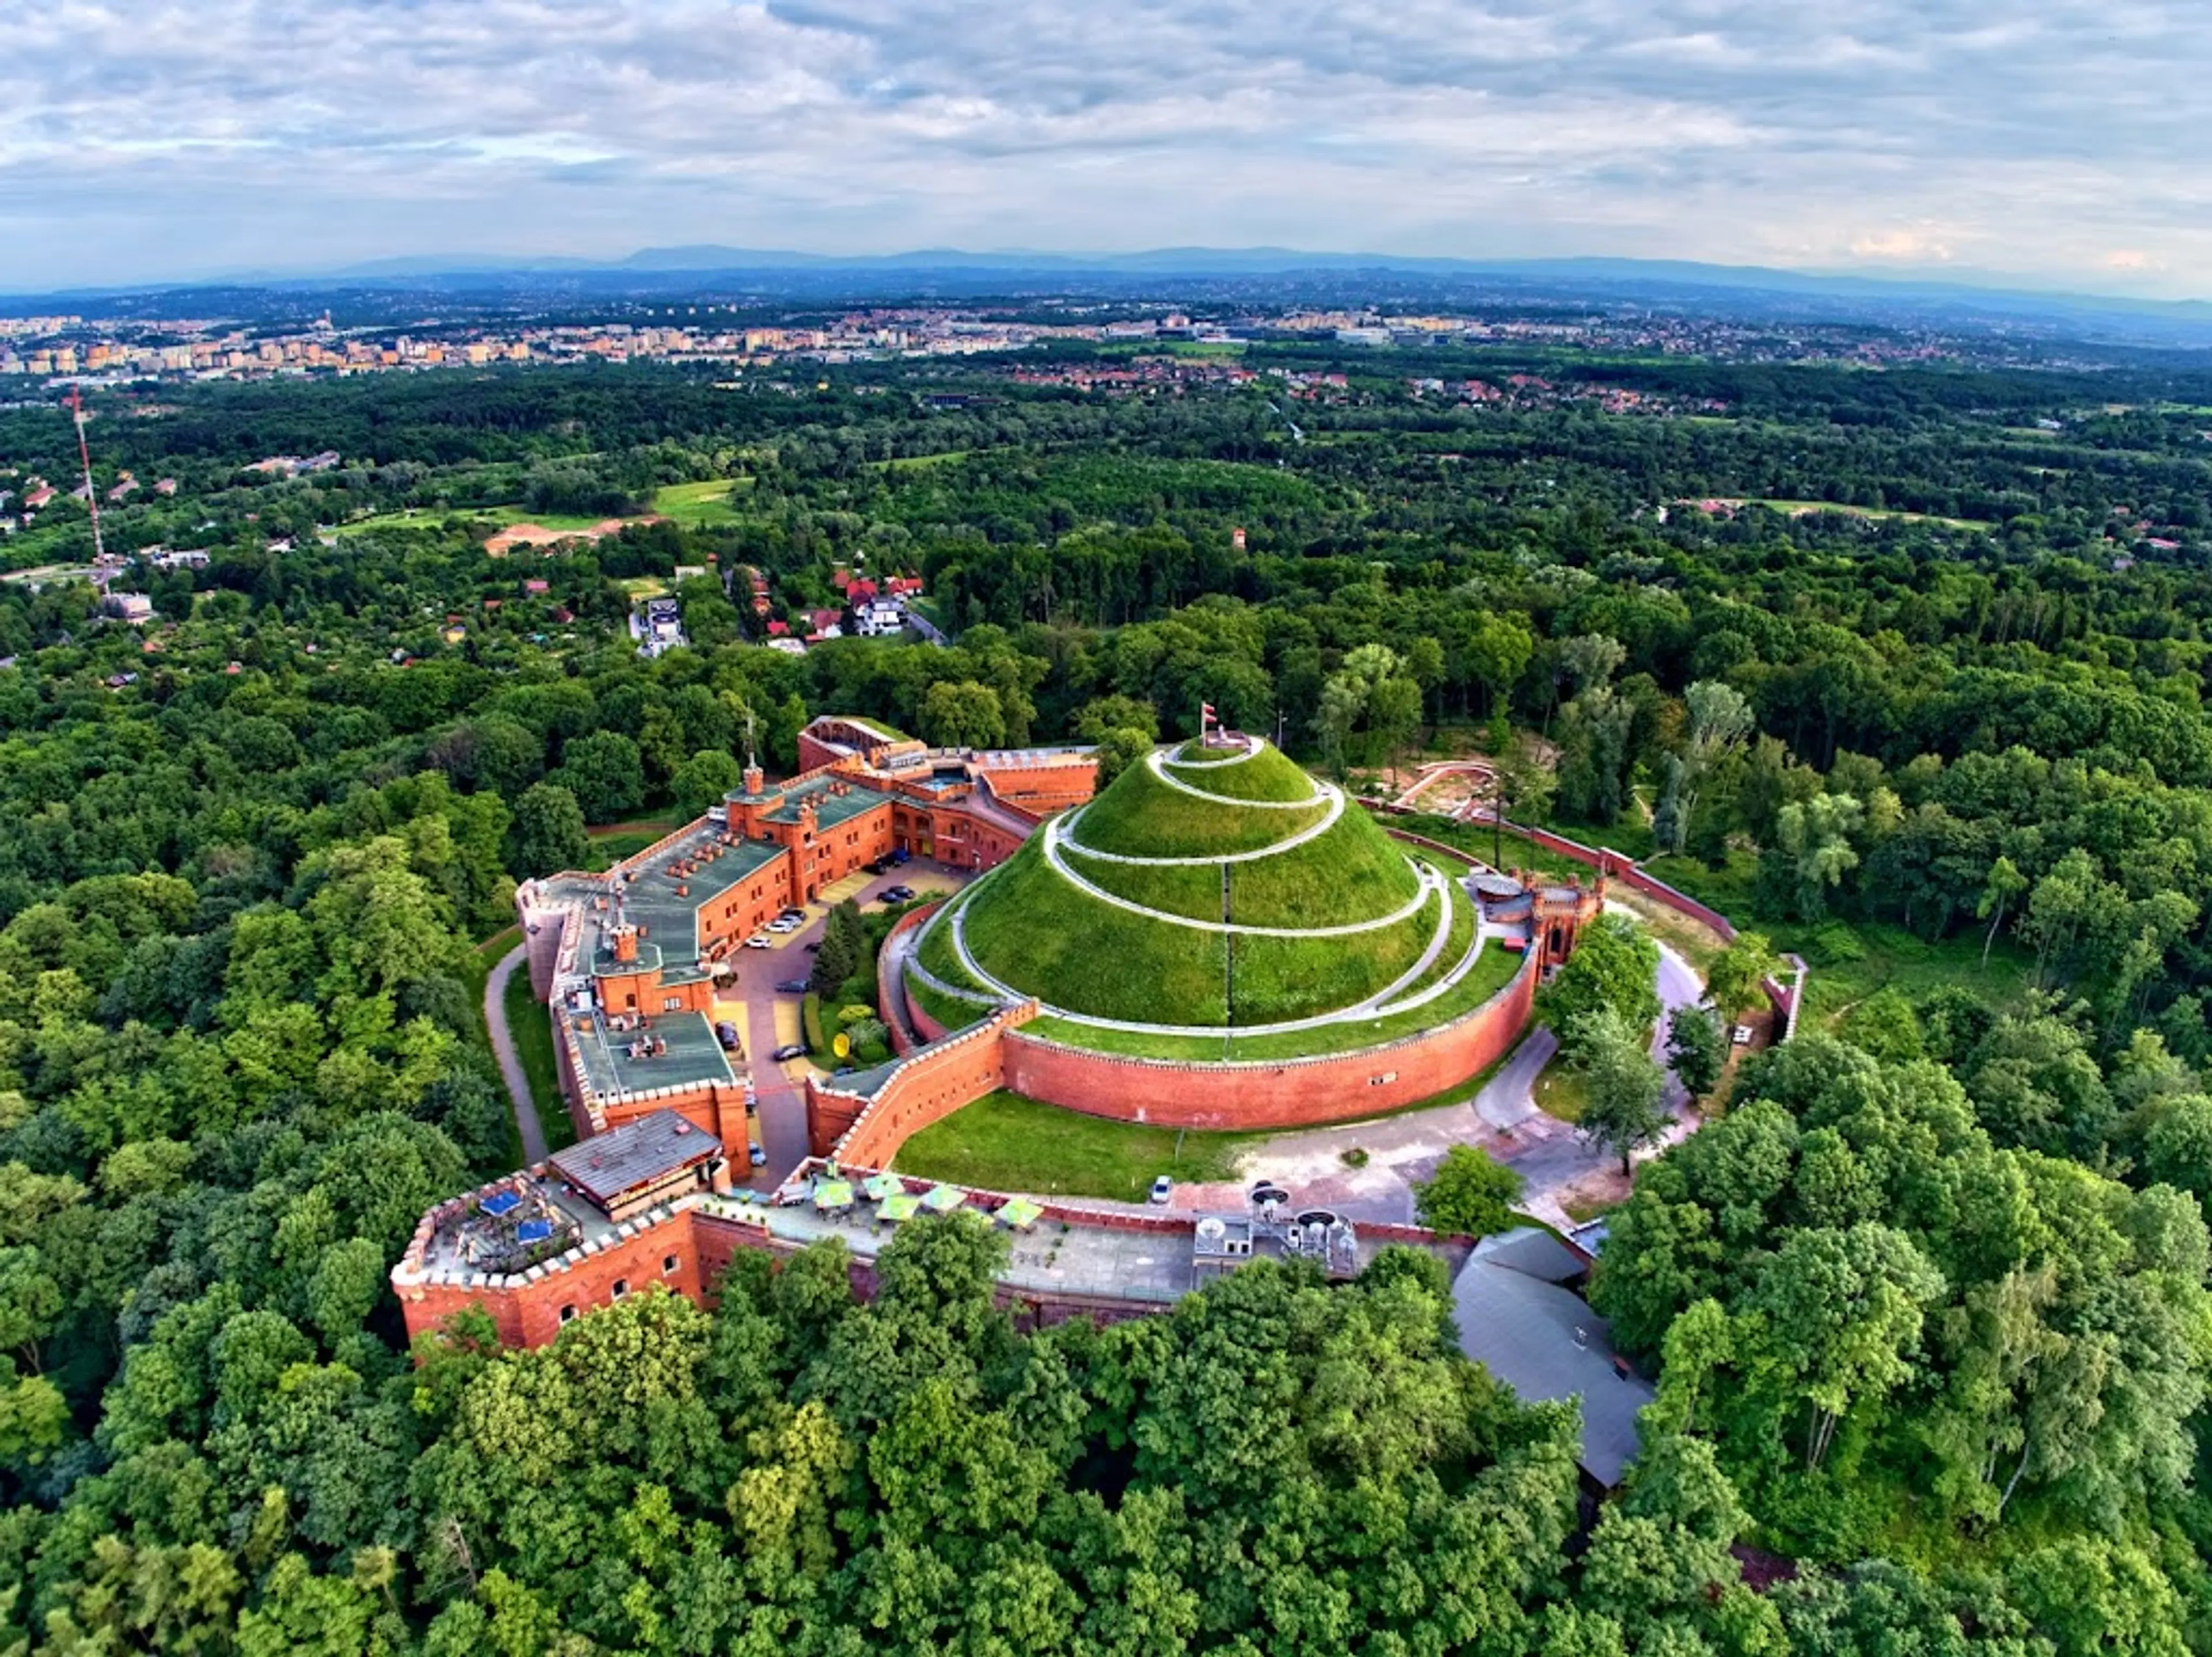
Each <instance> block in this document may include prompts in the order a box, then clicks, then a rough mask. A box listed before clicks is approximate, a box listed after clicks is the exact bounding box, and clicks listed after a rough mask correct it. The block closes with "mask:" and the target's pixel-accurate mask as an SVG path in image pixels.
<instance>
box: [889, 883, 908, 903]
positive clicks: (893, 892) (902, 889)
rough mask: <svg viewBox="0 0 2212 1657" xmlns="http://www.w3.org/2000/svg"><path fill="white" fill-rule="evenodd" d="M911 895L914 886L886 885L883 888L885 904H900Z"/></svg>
mask: <svg viewBox="0 0 2212 1657" xmlns="http://www.w3.org/2000/svg"><path fill="white" fill-rule="evenodd" d="M913 896H914V888H913V887H912V886H885V887H884V902H885V903H887V904H902V903H905V902H907V901H908V900H909V899H912V898H913Z"/></svg>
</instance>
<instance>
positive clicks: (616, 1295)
mask: <svg viewBox="0 0 2212 1657" xmlns="http://www.w3.org/2000/svg"><path fill="white" fill-rule="evenodd" d="M627 1294H629V1278H627V1277H617V1278H616V1279H615V1286H614V1287H613V1288H611V1289H610V1290H609V1291H608V1292H607V1298H608V1299H609V1300H611V1301H619V1300H620V1299H622V1297H623V1295H627Z"/></svg>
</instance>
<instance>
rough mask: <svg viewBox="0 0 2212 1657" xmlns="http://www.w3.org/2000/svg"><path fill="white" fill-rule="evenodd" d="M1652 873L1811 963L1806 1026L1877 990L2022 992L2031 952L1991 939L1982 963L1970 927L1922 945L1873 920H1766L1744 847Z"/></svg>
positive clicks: (1999, 998) (1826, 1020)
mask: <svg viewBox="0 0 2212 1657" xmlns="http://www.w3.org/2000/svg"><path fill="white" fill-rule="evenodd" d="M1652 873H1653V874H1656V875H1657V876H1659V878H1660V879H1662V880H1666V881H1668V883H1669V884H1670V885H1673V886H1678V887H1680V889H1681V890H1682V891H1684V892H1687V893H1688V894H1689V895H1690V896H1691V897H1692V898H1695V899H1697V900H1698V901H1699V903H1702V904H1706V905H1710V906H1711V907H1712V908H1714V909H1717V910H1719V911H1721V912H1722V913H1723V915H1726V916H1728V917H1729V918H1730V919H1731V920H1733V921H1734V922H1735V923H1736V924H1737V925H1738V926H1740V927H1742V928H1743V929H1745V930H1747V931H1757V932H1760V933H1764V934H1765V936H1766V938H1767V939H1768V941H1770V942H1771V943H1772V944H1773V945H1774V947H1776V948H1777V949H1778V950H1782V951H1784V952H1794V953H1797V954H1800V955H1802V956H1803V957H1804V958H1805V959H1806V960H1807V962H1808V963H1809V964H1810V965H1811V966H1812V969H1813V981H1812V984H1811V986H1810V988H1808V990H1807V991H1806V994H1805V1018H1806V1019H1807V1020H1808V1021H1809V1023H1810V1025H1811V1026H1812V1027H1814V1028H1820V1029H1829V1028H1832V1027H1833V1026H1836V1025H1837V1024H1838V1023H1840V1022H1841V1021H1842V1020H1844V1018H1845V1017H1846V1016H1848V1015H1849V1014H1850V1011H1851V1009H1852V1008H1856V1007H1857V1005H1858V1004H1859V1003H1860V1002H1863V1001H1864V1000H1866V999H1867V997H1868V996H1872V995H1874V994H1875V993H1876V992H1877V991H1879V990H1896V991H1897V992H1898V993H1899V995H1901V996H1905V998H1906V999H1907V1000H1917V999H1918V998H1919V997H1921V996H1925V995H1927V994H1929V992H1931V991H1933V990H1939V989H1942V988H1946V987H1956V988H1959V989H1962V990H1966V991H1967V992H1968V993H1969V994H1971V995H1973V996H1976V997H1978V999H1980V1000H1982V1001H1984V1002H1988V1003H1990V1005H1992V1006H1998V1005H2002V1004H2005V1003H2007V1002H2012V1001H2015V1000H2016V999H2018V998H2019V997H2020V996H2021V995H2022V994H2023V993H2024V992H2025V991H2026V990H2027V988H2028V986H2029V983H2030V980H2031V978H2032V975H2033V972H2034V967H2035V959H2034V956H2033V953H2031V952H2029V951H2027V950H2026V949H2023V948H2021V947H2020V945H2019V944H2017V943H2015V941H2013V940H2012V939H2010V938H2001V939H1999V940H1998V941H1997V945H1996V948H1994V949H1992V950H1991V951H1990V959H1989V965H1988V966H1987V967H1984V966H1983V965H1982V935H1981V931H1980V929H1978V928H1976V927H1972V926H1969V927H1968V928H1966V929H1965V930H1964V931H1962V932H1958V933H1954V935H1951V936H1950V937H1948V938H1945V939H1942V940H1941V941H1937V942H1935V943H1930V942H1929V941H1927V940H1926V939H1924V938H1921V937H1917V936H1916V935H1913V934H1912V933H1911V932H1908V931H1906V930H1905V929H1904V928H1903V927H1901V926H1893V925H1891V924H1889V923H1886V922H1881V921H1856V922H1854V921H1841V920H1831V921H1823V922H1820V923H1818V924H1816V925H1811V926H1808V925H1806V924H1803V923H1800V922H1795V921H1769V920H1766V919H1765V918H1764V917H1760V916H1759V914H1757V913H1756V912H1755V911H1754V910H1753V906H1752V889H1753V884H1754V883H1755V881H1756V880H1757V879H1758V873H1759V860H1758V858H1757V857H1756V856H1753V854H1752V853H1750V852H1748V851H1741V850H1739V851H1732V852H1730V853H1729V861H1728V863H1727V866H1726V867H1725V868H1718V869H1715V868H1708V867H1706V866H1705V864H1704V863H1701V862H1698V861H1696V860H1695V859H1694V858H1671V857H1670V858H1668V859H1666V860H1664V861H1662V862H1660V863H1658V864H1656V865H1655V866H1654V868H1653V869H1652Z"/></svg>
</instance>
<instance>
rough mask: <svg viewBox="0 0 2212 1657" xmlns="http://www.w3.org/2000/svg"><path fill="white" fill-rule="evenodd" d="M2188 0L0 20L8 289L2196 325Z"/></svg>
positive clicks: (995, 7)
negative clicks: (1713, 266)
mask: <svg viewBox="0 0 2212 1657" xmlns="http://www.w3.org/2000/svg"><path fill="white" fill-rule="evenodd" d="M2208 117H2212V7H2207V6H2206V5H2204V4H2203V0H2035V3H2033V4H2021V3H2019V0H2004V3H1999V0H1485V3H1468V0H1327V3H1322V0H1088V3H1086V0H990V3H977V0H771V3H766V4H761V3H749V0H739V3H734V4H732V3H714V0H316V3H313V4H309V3H304V0H199V3H194V4H190V5H185V4H170V3H166V0H107V3H89V0H0V285H4V286H6V287H9V288H13V289H18V290H21V289H26V288H30V287H36V286H44V285H50V284H58V283H70V282H100V281H118V282H119V281H137V280H143V279H149V278H159V277H190V276H197V275H205V274H210V273H218V272H224V271H240V270H252V269H262V270H281V271H311V270H316V269H325V268H330V267H332V266H336V265H345V264H348V263H351V262H356V261H359V260H364V259H380V258H387V257H396V256H404V255H415V254H459V253H497V254H508V255H513V254H552V253H560V254H580V255H585V256H589V257H618V256H621V255H623V254H626V253H630V252H632V251H634V250H635V249H636V248H639V247H665V246H673V245H680V244H684V243H699V242H716V243H721V244H725V245H728V246H733V247H781V248H799V249H806V250H811V251H819V252H829V253H893V252H900V251H904V250H907V249H910V248H915V247H967V248H978V249H1011V248H1035V249H1045V250H1054V251H1067V252H1080V251H1089V250H1105V251H1130V250H1135V249H1139V248H1146V247H1163V246H1177V245H1188V244H1203V245H1207V246H1212V247H1237V246H1251V245H1256V244H1273V245H1278V246H1285V247H1301V248H1314V249H1328V250H1337V251H1353V250H1359V251H1383V252H1389V253H1423V254H1447V255H1458V256H1464V257H1473V258H1490V257H1520V256H1530V255H1537V256H1542V255H1557V254H1577V253H1606V254H1619V255H1626V256H1633V257H1652V258H1681V259H1711V260H1717V261H1721V262H1724V263H1730V264H1759V265H1789V266H1798V267H1804V268H1810V269H1819V270H1863V271H1884V270H1887V271H1914V272H1924V271H1930V270H1936V269H1942V270H1948V271H1952V272H1954V273H1959V274H1961V275H1965V276H1967V277H1971V278H1975V279H1983V278H1985V277H1988V276H1989V275H1991V274H1997V275H2002V276H2004V277H2019V278H2027V279H2031V280H2033V281H2035V282H2038V283H2063V284H2066V285H2070V286H2075V287H2079V288H2084V289H2096V290H2100V291H2113V292H2132V293H2141V294H2150V295H2172V296H2206V297H2212V166H2208V165H2207V161H2206V156H2205V149H2206V145H2207V143H2208V134H2212V121H2209V120H2208V119H2207V118H2208Z"/></svg>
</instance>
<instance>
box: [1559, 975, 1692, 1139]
mask: <svg viewBox="0 0 2212 1657" xmlns="http://www.w3.org/2000/svg"><path fill="white" fill-rule="evenodd" d="M1649 1031H1650V1026H1649V1025H1648V1024H1638V1023H1632V1022H1631V1021H1630V1020H1628V1019H1627V1018H1626V1017H1624V1016H1623V1015H1622V1014H1621V1013H1620V1010H1619V1009H1618V1008H1613V1007H1609V1006H1604V1007H1599V1008H1595V1009H1594V1010H1592V1011H1590V1012H1586V1013H1583V1014H1578V1015H1577V1017H1576V1019H1575V1020H1574V1022H1573V1024H1572V1025H1571V1026H1570V1027H1569V1036H1570V1038H1571V1039H1567V1040H1565V1041H1564V1042H1563V1044H1562V1046H1561V1053H1562V1055H1563V1056H1564V1057H1565V1059H1566V1061H1567V1062H1568V1063H1571V1064H1572V1065H1573V1066H1574V1067H1575V1069H1577V1070H1578V1071H1580V1072H1581V1073H1582V1076H1583V1086H1584V1088H1585V1089H1586V1093H1587V1096H1586V1099H1585V1100H1584V1103H1583V1113H1582V1118H1581V1120H1580V1121H1579V1122H1578V1123H1577V1124H1576V1125H1577V1127H1578V1128H1579V1129H1580V1130H1581V1132H1582V1135H1583V1138H1585V1139H1587V1140H1589V1142H1591V1143H1592V1144H1595V1145H1602V1146H1604V1147H1606V1148H1607V1149H1609V1150H1611V1151H1612V1152H1613V1154H1616V1155H1617V1156H1619V1157H1620V1171H1621V1173H1624V1174H1625V1173H1629V1172H1630V1171H1631V1170H1632V1167H1634V1161H1633V1159H1634V1157H1635V1154H1636V1153H1637V1152H1638V1151H1639V1150H1641V1149H1642V1148H1644V1147H1645V1146H1646V1145H1651V1144H1656V1143H1657V1142H1658V1141H1659V1140H1660V1139H1661V1138H1662V1137H1663V1136H1665V1134H1666V1131H1667V1127H1668V1119H1669V1118H1668V1114H1667V1109H1666V1095H1667V1077H1666V1073H1665V1072H1664V1071H1662V1070H1661V1069H1660V1068H1659V1066H1658V1063H1656V1061H1655V1060H1654V1059H1653V1058H1652V1057H1651V1050H1650V1034H1649Z"/></svg>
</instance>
